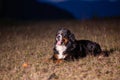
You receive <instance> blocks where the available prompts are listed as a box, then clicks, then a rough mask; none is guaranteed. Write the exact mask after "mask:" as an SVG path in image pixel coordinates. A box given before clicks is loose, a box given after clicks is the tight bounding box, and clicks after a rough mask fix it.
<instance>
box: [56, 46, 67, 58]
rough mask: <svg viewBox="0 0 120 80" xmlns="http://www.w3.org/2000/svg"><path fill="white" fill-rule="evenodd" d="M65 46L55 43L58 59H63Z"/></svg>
mask: <svg viewBox="0 0 120 80" xmlns="http://www.w3.org/2000/svg"><path fill="white" fill-rule="evenodd" d="M66 49H67V47H66V46H65V45H56V50H57V51H58V59H64V58H65V57H66V55H64V53H63V52H64V51H66Z"/></svg>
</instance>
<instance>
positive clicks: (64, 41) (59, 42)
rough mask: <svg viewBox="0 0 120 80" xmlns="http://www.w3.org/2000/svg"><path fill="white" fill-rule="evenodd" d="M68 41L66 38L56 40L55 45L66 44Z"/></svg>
mask: <svg viewBox="0 0 120 80" xmlns="http://www.w3.org/2000/svg"><path fill="white" fill-rule="evenodd" d="M67 43H68V39H67V38H63V39H62V40H59V41H57V45H66V44H67Z"/></svg>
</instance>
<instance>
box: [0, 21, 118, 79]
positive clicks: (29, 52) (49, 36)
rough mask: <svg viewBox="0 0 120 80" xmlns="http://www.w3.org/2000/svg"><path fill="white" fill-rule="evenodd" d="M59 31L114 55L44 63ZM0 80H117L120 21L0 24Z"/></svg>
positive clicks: (50, 52) (50, 54)
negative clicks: (61, 30)
mask: <svg viewBox="0 0 120 80" xmlns="http://www.w3.org/2000/svg"><path fill="white" fill-rule="evenodd" d="M59 27H66V28H68V29H70V30H71V31H72V32H73V33H74V34H75V36H76V39H88V40H92V41H96V42H98V43H99V44H100V45H101V47H102V49H103V50H108V51H109V50H113V52H112V53H111V54H110V56H109V57H103V58H101V59H98V58H97V57H93V56H90V55H89V56H87V57H86V58H83V59H79V61H74V62H63V63H61V64H54V63H52V62H46V60H47V59H48V58H50V57H51V56H52V54H53V51H52V48H53V45H54V39H55V33H56V31H57V29H58V28H59ZM0 80H120V20H92V21H74V20H73V21H72V20H69V21H36V22H35V21H34V22H32V21H30V22H24V23H23V22H19V23H1V25H0Z"/></svg>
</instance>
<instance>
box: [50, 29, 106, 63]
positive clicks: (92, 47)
mask: <svg viewBox="0 0 120 80" xmlns="http://www.w3.org/2000/svg"><path fill="white" fill-rule="evenodd" d="M53 53H54V54H53V56H52V59H53V61H54V62H55V63H61V62H62V61H63V60H67V61H71V60H73V61H74V60H78V59H79V58H83V57H86V56H87V55H88V54H91V55H94V56H97V55H100V54H101V53H102V50H101V47H100V45H99V44H98V43H96V42H93V41H90V40H76V39H75V36H74V34H73V33H71V31H70V30H68V29H66V28H61V29H59V30H58V31H57V33H56V37H55V43H54V48H53ZM106 55H108V54H106Z"/></svg>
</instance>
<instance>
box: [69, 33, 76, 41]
mask: <svg viewBox="0 0 120 80" xmlns="http://www.w3.org/2000/svg"><path fill="white" fill-rule="evenodd" d="M69 39H70V40H71V41H72V42H75V36H74V34H72V33H71V34H70V35H69Z"/></svg>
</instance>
